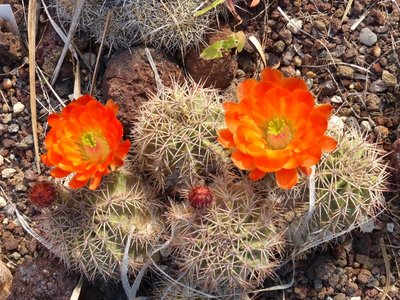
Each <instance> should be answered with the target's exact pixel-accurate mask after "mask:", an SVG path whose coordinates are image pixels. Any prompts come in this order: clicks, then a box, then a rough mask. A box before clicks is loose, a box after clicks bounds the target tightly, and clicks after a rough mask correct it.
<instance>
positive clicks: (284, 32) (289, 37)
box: [279, 29, 293, 45]
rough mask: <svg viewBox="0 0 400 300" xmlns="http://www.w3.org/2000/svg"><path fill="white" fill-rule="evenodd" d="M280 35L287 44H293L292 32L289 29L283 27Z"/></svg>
mask: <svg viewBox="0 0 400 300" xmlns="http://www.w3.org/2000/svg"><path fill="white" fill-rule="evenodd" d="M279 37H280V38H281V39H282V41H283V42H284V43H285V44H286V45H291V44H292V42H293V37H292V33H291V32H290V31H289V30H287V29H283V30H282V31H280V32H279Z"/></svg>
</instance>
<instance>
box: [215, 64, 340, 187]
mask: <svg viewBox="0 0 400 300" xmlns="http://www.w3.org/2000/svg"><path fill="white" fill-rule="evenodd" d="M237 95H238V98H239V102H238V103H233V102H227V103H224V109H225V122H226V127H227V128H224V129H221V130H220V131H219V133H218V136H219V142H220V143H221V144H222V145H223V146H225V147H227V148H230V149H232V156H231V159H232V161H233V163H234V164H235V165H236V166H237V167H238V168H240V169H244V170H249V171H250V174H249V176H250V178H251V179H252V180H257V179H260V178H262V177H263V176H264V175H265V174H266V173H272V172H275V178H276V182H277V184H278V185H279V186H280V187H281V188H284V189H290V188H291V187H293V186H294V185H295V184H296V183H297V181H298V173H297V171H298V170H297V169H299V170H300V171H301V172H303V173H305V174H306V175H309V174H310V172H311V167H312V166H314V165H315V164H317V163H318V161H319V160H320V159H321V156H322V153H323V152H331V151H333V150H334V149H335V147H336V144H337V142H336V141H335V140H334V139H333V138H332V137H329V136H327V135H325V132H326V130H327V128H328V119H329V117H330V115H331V113H332V106H331V105H329V104H323V105H319V106H314V97H313V95H312V94H311V93H310V92H309V91H308V90H307V85H306V83H305V82H304V80H302V79H300V78H285V77H284V76H283V74H282V73H281V72H280V71H278V70H274V69H264V70H263V71H262V72H261V80H260V81H256V80H254V79H248V80H245V81H243V82H242V83H241V84H240V85H239V86H238V89H237Z"/></svg>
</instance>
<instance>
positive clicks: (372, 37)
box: [360, 27, 378, 47]
mask: <svg viewBox="0 0 400 300" xmlns="http://www.w3.org/2000/svg"><path fill="white" fill-rule="evenodd" d="M377 40H378V37H377V35H376V34H375V33H374V32H373V31H372V30H371V29H369V28H368V27H366V28H363V29H361V31H360V42H361V43H362V44H364V45H366V46H368V47H371V46H373V45H374V44H375V43H376V42H377Z"/></svg>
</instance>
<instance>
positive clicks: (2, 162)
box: [0, 154, 4, 166]
mask: <svg viewBox="0 0 400 300" xmlns="http://www.w3.org/2000/svg"><path fill="white" fill-rule="evenodd" d="M2 165H4V157H3V155H1V154H0V166H2Z"/></svg>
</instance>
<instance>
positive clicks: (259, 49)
mask: <svg viewBox="0 0 400 300" xmlns="http://www.w3.org/2000/svg"><path fill="white" fill-rule="evenodd" d="M249 42H251V43H252V44H253V45H254V47H255V48H256V50H257V52H258V54H260V57H261V59H262V62H263V64H264V67H266V66H267V60H266V59H265V53H264V50H263V47H262V46H261V44H260V42H259V40H258V39H257V38H256V37H255V36H254V35H252V36H250V37H249Z"/></svg>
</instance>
